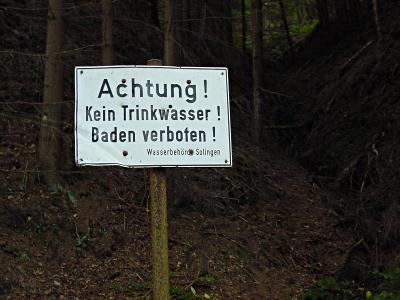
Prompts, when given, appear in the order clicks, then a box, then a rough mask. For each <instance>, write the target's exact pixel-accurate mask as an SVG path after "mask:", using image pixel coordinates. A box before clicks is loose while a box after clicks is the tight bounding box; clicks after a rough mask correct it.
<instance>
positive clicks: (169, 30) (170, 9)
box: [164, 0, 178, 66]
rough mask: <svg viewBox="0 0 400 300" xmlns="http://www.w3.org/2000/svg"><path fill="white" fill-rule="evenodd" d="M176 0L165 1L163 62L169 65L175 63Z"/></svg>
mask: <svg viewBox="0 0 400 300" xmlns="http://www.w3.org/2000/svg"><path fill="white" fill-rule="evenodd" d="M175 20H176V0H166V2H165V21H166V24H165V36H164V64H165V65H167V66H168V65H169V66H174V65H177V61H178V59H177V54H178V53H177V44H176V22H175Z"/></svg>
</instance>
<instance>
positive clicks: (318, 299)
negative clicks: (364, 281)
mask: <svg viewBox="0 0 400 300" xmlns="http://www.w3.org/2000/svg"><path fill="white" fill-rule="evenodd" d="M373 277H374V278H375V279H376V280H375V282H379V283H378V284H376V287H369V288H368V287H364V286H362V285H359V284H357V283H355V282H350V281H338V280H336V279H335V278H333V277H327V278H324V279H322V280H320V281H318V282H317V283H316V284H315V285H314V286H312V287H311V288H310V289H308V290H307V291H305V292H304V293H303V295H302V297H301V299H302V300H363V299H369V300H400V268H397V269H395V270H393V271H391V272H378V271H376V272H374V274H373Z"/></svg>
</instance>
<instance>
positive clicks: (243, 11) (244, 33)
mask: <svg viewBox="0 0 400 300" xmlns="http://www.w3.org/2000/svg"><path fill="white" fill-rule="evenodd" d="M241 14H242V50H243V52H246V37H247V23H246V22H247V21H246V1H245V0H242V2H241Z"/></svg>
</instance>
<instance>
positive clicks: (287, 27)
mask: <svg viewBox="0 0 400 300" xmlns="http://www.w3.org/2000/svg"><path fill="white" fill-rule="evenodd" d="M279 7H280V10H281V17H282V21H283V26H284V27H285V32H286V38H287V41H288V45H289V51H290V55H291V56H292V61H294V60H295V55H294V49H293V42H292V37H291V36H290V29H289V24H288V21H287V16H286V10H285V5H284V4H283V1H282V0H279Z"/></svg>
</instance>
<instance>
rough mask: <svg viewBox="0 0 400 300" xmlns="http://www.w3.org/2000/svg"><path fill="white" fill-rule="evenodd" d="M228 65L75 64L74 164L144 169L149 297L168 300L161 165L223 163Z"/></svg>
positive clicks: (228, 162)
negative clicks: (147, 195) (147, 202)
mask: <svg viewBox="0 0 400 300" xmlns="http://www.w3.org/2000/svg"><path fill="white" fill-rule="evenodd" d="M230 127H231V126H230V115H229V86H228V69H226V68H224V67H212V68H210V67H208V68H207V67H176V66H163V65H162V61H161V60H159V59H151V60H149V61H148V62H147V66H86V67H85V66H83V67H76V68H75V161H76V164H77V165H78V166H122V167H129V168H150V209H151V247H152V251H151V253H152V258H151V261H152V288H153V299H155V300H168V299H169V270H168V269H169V268H168V225H167V180H166V168H168V167H169V168H177V167H231V166H232V144H231V132H230Z"/></svg>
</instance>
